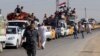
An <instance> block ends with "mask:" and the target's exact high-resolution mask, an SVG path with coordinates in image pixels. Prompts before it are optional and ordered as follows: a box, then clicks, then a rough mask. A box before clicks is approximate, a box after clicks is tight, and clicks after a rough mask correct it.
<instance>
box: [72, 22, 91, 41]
mask: <svg viewBox="0 0 100 56" xmlns="http://www.w3.org/2000/svg"><path fill="white" fill-rule="evenodd" d="M91 30H92V25H91V24H90V23H83V22H79V23H78V24H76V23H75V24H74V33H73V34H74V39H78V33H81V35H82V38H84V32H85V31H86V32H87V34H88V33H91Z"/></svg>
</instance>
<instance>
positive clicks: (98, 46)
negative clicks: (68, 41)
mask: <svg viewBox="0 0 100 56" xmlns="http://www.w3.org/2000/svg"><path fill="white" fill-rule="evenodd" d="M79 56H100V35H97V36H95V38H93V39H91V40H90V41H88V43H87V45H86V46H85V48H84V49H83V50H82V51H80V54H79Z"/></svg>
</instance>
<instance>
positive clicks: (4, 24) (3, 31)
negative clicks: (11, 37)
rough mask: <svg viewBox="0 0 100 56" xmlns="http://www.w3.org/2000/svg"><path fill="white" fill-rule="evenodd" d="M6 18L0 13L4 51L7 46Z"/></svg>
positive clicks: (0, 50)
mask: <svg viewBox="0 0 100 56" xmlns="http://www.w3.org/2000/svg"><path fill="white" fill-rule="evenodd" d="M6 25H7V24H6V20H5V19H4V17H3V16H2V15H1V14H0V52H2V51H3V48H4V47H5V41H6Z"/></svg>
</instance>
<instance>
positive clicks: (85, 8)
mask: <svg viewBox="0 0 100 56" xmlns="http://www.w3.org/2000/svg"><path fill="white" fill-rule="evenodd" d="M86 18H87V10H86V8H85V19H86Z"/></svg>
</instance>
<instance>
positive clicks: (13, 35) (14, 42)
mask: <svg viewBox="0 0 100 56" xmlns="http://www.w3.org/2000/svg"><path fill="white" fill-rule="evenodd" d="M19 31H20V30H19V27H18V26H8V27H7V32H6V33H7V40H6V46H13V47H16V48H18V47H19V46H20V44H21V40H22V36H21V34H20V33H19Z"/></svg>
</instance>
